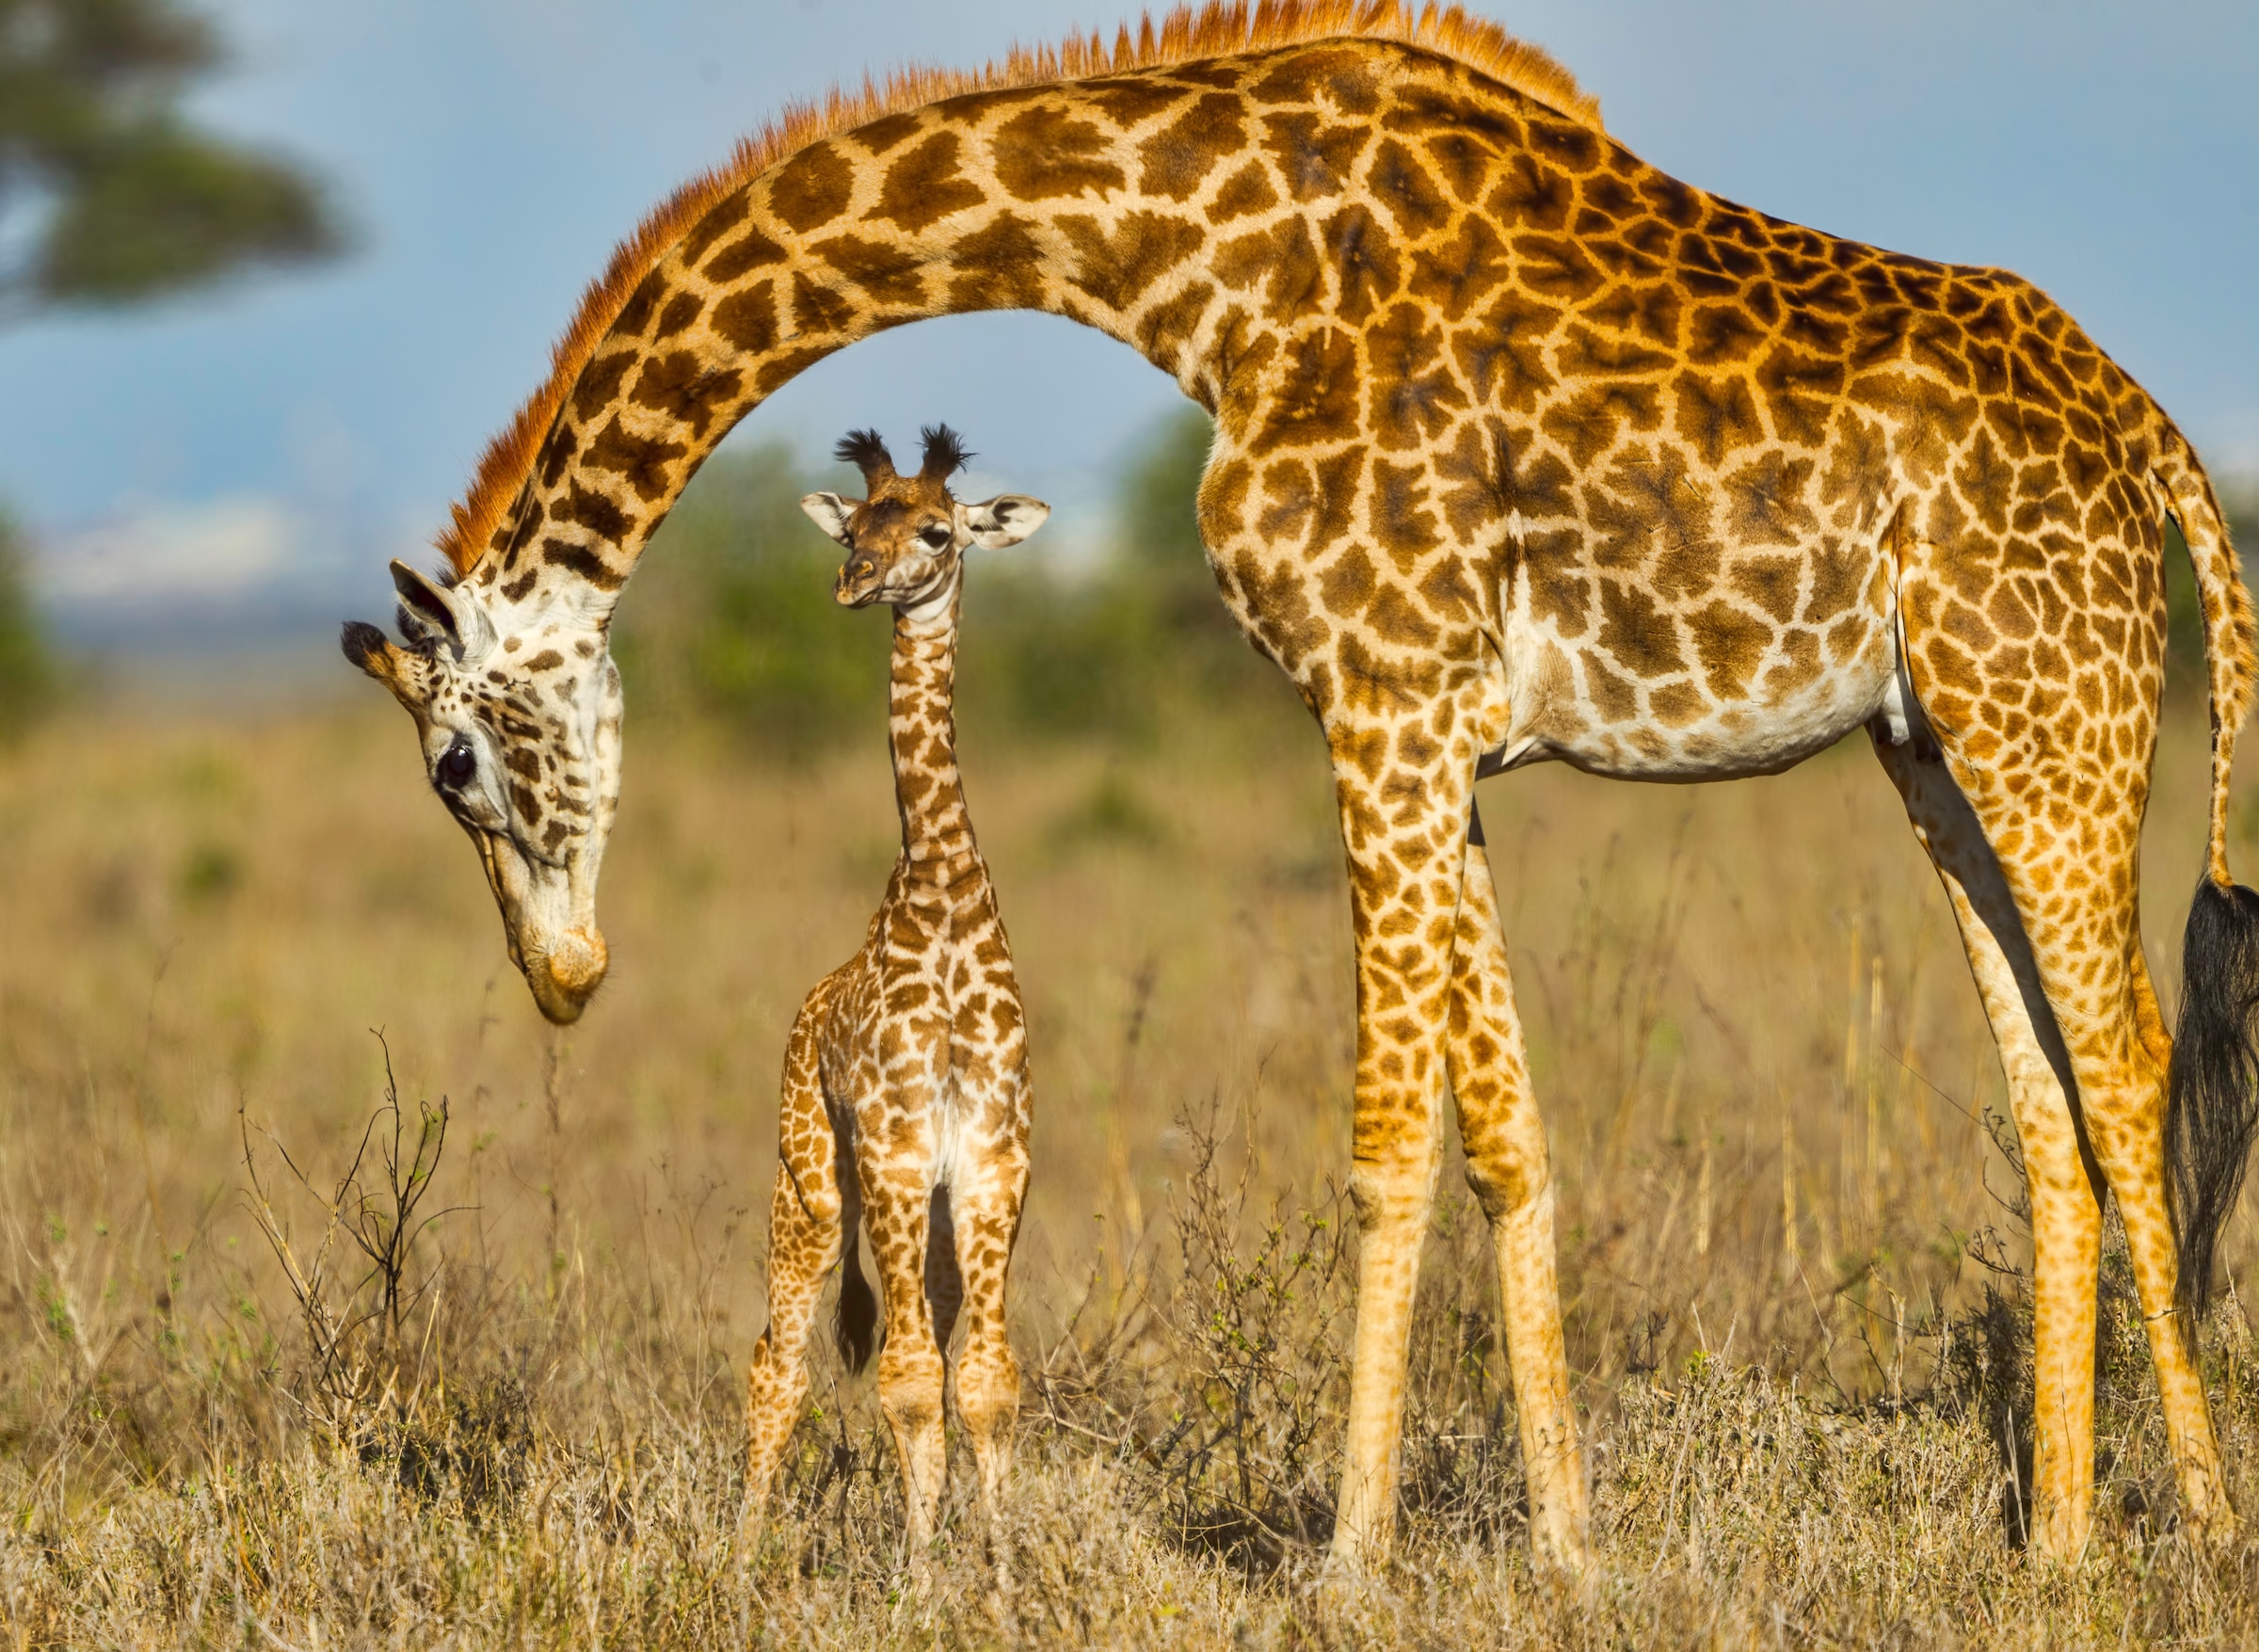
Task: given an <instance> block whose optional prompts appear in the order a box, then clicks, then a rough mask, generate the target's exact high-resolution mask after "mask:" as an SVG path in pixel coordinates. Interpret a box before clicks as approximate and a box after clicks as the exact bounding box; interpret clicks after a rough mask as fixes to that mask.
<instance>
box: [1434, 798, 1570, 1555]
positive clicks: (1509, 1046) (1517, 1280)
mask: <svg viewBox="0 0 2259 1652" xmlns="http://www.w3.org/2000/svg"><path fill="white" fill-rule="evenodd" d="M1468 827H1469V829H1468V832H1467V842H1466V876H1465V881H1464V882H1463V884H1462V886H1461V889H1460V894H1459V922H1458V928H1457V931H1456V938H1455V941H1454V944H1453V948H1452V954H1451V995H1450V1038H1449V1042H1448V1044H1447V1046H1446V1050H1447V1054H1448V1059H1449V1064H1450V1080H1451V1095H1452V1098H1453V1099H1454V1101H1455V1102H1456V1103H1457V1106H1458V1112H1459V1135H1460V1140H1461V1141H1462V1142H1463V1143H1464V1144H1465V1147H1466V1179H1467V1182H1468V1184H1469V1185H1470V1186H1471V1187H1472V1188H1473V1189H1474V1191H1475V1196H1476V1198H1477V1199H1479V1200H1480V1201H1481V1202H1482V1212H1483V1214H1484V1215H1485V1216H1486V1217H1488V1218H1489V1221H1490V1235H1491V1244H1492V1247H1493V1248H1494V1249H1495V1250H1496V1252H1497V1254H1498V1301H1499V1307H1500V1309H1501V1317H1502V1318H1503V1319H1504V1321H1505V1328H1506V1359H1507V1364H1508V1366H1509V1367H1510V1368H1511V1370H1512V1371H1513V1373H1514V1410H1515V1412H1516V1414H1517V1417H1518V1419H1519V1422H1520V1427H1521V1439H1522V1462H1523V1465H1524V1467H1525V1468H1526V1470H1527V1472H1528V1474H1529V1477H1530V1549H1531V1551H1532V1553H1533V1554H1534V1555H1535V1557H1536V1558H1537V1559H1538V1560H1539V1561H1540V1562H1541V1563H1548V1564H1555V1565H1560V1566H1563V1567H1566V1568H1569V1569H1571V1570H1576V1569H1578V1568H1581V1567H1582V1566H1583V1565H1584V1564H1586V1563H1587V1562H1589V1561H1590V1560H1591V1558H1592V1548H1591V1539H1590V1535H1589V1525H1590V1520H1589V1516H1588V1514H1587V1511H1586V1499H1585V1484H1584V1464H1583V1460H1582V1457H1581V1454H1580V1453H1579V1452H1578V1448H1577V1417H1576V1413H1575V1411H1574V1409H1573V1408H1572V1407H1571V1405H1570V1403H1569V1367H1568V1359H1567V1356H1566V1355H1565V1353H1564V1352H1563V1350H1562V1338H1561V1292H1560V1289H1559V1287H1558V1286H1557V1285H1556V1283H1555V1280H1554V1267H1553V1178H1552V1167H1551V1162H1550V1160H1549V1159H1548V1157H1547V1155H1546V1127H1545V1121H1544V1119H1543V1118H1542V1117H1540V1116H1539V1114H1538V1110H1537V1097H1536V1095H1535V1094H1534V1092H1533V1091H1532V1090H1531V1088H1530V1067H1529V1062H1528V1059H1527V1057H1526V1055H1525V1053H1524V1051H1523V1046H1522V1023H1521V1018H1520V1017H1519V1016H1518V1015H1516V1014H1515V1012H1514V979H1513V976H1512V975H1511V974H1510V973H1509V971H1508V969H1507V962H1506V937H1505V934H1504V932H1503V931H1502V930H1501V929H1500V928H1499V925H1498V901H1497V897H1496V894H1495V892H1494V890H1493V888H1492V884H1491V876H1490V859H1489V857H1488V856H1487V855H1486V854H1485V853H1484V850H1483V846H1482V818H1481V816H1480V815H1479V814H1477V813H1475V812H1474V811H1473V810H1472V808H1471V806H1470V809H1469V811H1468Z"/></svg>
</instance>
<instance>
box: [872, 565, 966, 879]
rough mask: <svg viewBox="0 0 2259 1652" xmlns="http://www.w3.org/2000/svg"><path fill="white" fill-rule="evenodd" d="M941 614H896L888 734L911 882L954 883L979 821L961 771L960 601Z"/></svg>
mask: <svg viewBox="0 0 2259 1652" xmlns="http://www.w3.org/2000/svg"><path fill="white" fill-rule="evenodd" d="M958 600H959V593H957V592H952V593H951V594H950V597H949V601H948V602H947V603H946V604H945V605H944V606H942V608H941V609H940V611H939V612H938V613H937V614H932V615H924V616H919V617H913V616H912V615H910V614H909V613H907V612H905V611H904V610H902V609H899V608H898V609H896V610H895V613H894V659H893V670H892V677H891V686H890V689H889V696H888V713H889V714H888V736H889V740H890V742H891V744H892V746H893V753H894V800H895V803H896V805H897V806H898V807H899V808H900V810H901V811H902V855H903V864H904V869H905V871H906V873H907V874H909V876H911V877H912V878H929V879H937V880H947V879H949V878H951V877H952V876H953V875H954V870H953V868H954V862H955V861H956V860H957V858H959V857H960V856H962V855H966V854H969V852H970V851H971V849H972V818H971V816H970V815H969V814H968V813H967V812H966V810H965V785H964V780H963V778H962V777H961V776H960V775H959V774H958V773H957V718H956V704H955V701H956V676H957V604H958Z"/></svg>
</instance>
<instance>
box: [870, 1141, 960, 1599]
mask: <svg viewBox="0 0 2259 1652" xmlns="http://www.w3.org/2000/svg"><path fill="white" fill-rule="evenodd" d="M923 1163H924V1158H923V1155H922V1154H921V1156H920V1164H921V1166H922V1164H923ZM863 1196H864V1200H865V1204H866V1207H867V1210H868V1212H869V1213H868V1216H867V1218H866V1227H867V1228H868V1230H869V1232H870V1235H871V1249H872V1251H873V1254H874V1255H875V1256H876V1258H877V1261H878V1275H879V1279H880V1282H881V1284H882V1285H883V1286H884V1288H885V1293H886V1312H887V1340H886V1348H885V1350H884V1351H883V1352H882V1353H881V1354H880V1355H879V1356H878V1403H879V1408H880V1409H881V1410H882V1411H884V1412H885V1413H886V1415H887V1427H888V1429H889V1431H890V1432H891V1433H892V1434H893V1435H894V1451H895V1453H896V1454H897V1455H898V1456H899V1457H900V1458H901V1460H902V1483H903V1484H902V1489H903V1502H904V1504H905V1509H906V1512H907V1516H908V1521H907V1524H908V1538H909V1548H910V1554H911V1557H912V1559H913V1560H915V1559H918V1558H919V1557H921V1556H922V1555H923V1554H924V1552H925V1550H926V1548H927V1546H928V1545H930V1544H931V1543H932V1542H933V1537H934V1528H935V1525H936V1524H937V1520H938V1519H939V1516H940V1511H941V1489H942V1484H943V1482H944V1479H945V1477H946V1475H947V1472H948V1454H947V1451H946V1449H945V1446H944V1442H943V1439H942V1434H941V1410H942V1403H943V1398H944V1385H945V1381H946V1371H945V1369H944V1367H943V1365H942V1361H941V1350H940V1349H939V1348H938V1347H937V1346H936V1344H935V1341H934V1323H933V1318H932V1313H931V1310H930V1307H929V1306H928V1304H927V1301H926V1295H925V1256H926V1246H927V1243H929V1240H930V1237H931V1235H930V1231H929V1221H928V1212H929V1210H930V1201H931V1199H932V1197H933V1194H932V1190H931V1189H930V1188H929V1187H928V1186H927V1185H926V1183H925V1178H924V1176H923V1175H922V1174H921V1173H912V1172H910V1171H908V1170H895V1171H890V1172H889V1171H880V1172H879V1173H878V1174H875V1175H874V1174H873V1173H872V1172H871V1171H870V1169H869V1168H868V1167H866V1169H865V1172H864V1177H863Z"/></svg>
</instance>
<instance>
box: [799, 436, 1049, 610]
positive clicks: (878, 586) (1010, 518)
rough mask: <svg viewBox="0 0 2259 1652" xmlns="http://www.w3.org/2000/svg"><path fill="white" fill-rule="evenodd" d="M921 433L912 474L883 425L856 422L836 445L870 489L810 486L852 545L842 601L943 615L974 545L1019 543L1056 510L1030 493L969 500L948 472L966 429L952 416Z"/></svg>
mask: <svg viewBox="0 0 2259 1652" xmlns="http://www.w3.org/2000/svg"><path fill="white" fill-rule="evenodd" d="M922 434H923V436H924V440H925V455H924V458H923V461H922V462H921V464H920V466H919V469H918V473H917V474H916V475H914V476H904V475H900V474H898V473H896V472H895V469H894V459H893V456H892V455H890V454H889V453H888V452H887V444H886V443H885V442H883V441H880V440H879V439H878V432H877V431H875V430H850V431H849V432H848V433H847V436H846V439H845V440H844V441H841V443H840V445H839V447H838V449H837V450H836V452H837V454H838V457H840V458H841V459H842V460H844V461H845V462H847V463H848V464H851V465H854V466H855V467H856V468H857V469H858V470H860V471H861V472H862V473H863V490H864V492H865V493H866V494H867V495H868V497H867V498H864V499H861V500H854V499H841V497H840V496H839V495H838V494H837V493H810V494H809V496H808V497H807V498H805V499H803V500H801V502H800V508H801V509H802V510H805V511H806V512H808V514H809V517H810V518H812V519H813V520H814V521H815V524H816V526H818V527H820V528H822V529H823V530H824V531H825V533H826V534H829V535H830V536H831V537H833V538H835V539H837V540H838V541H839V542H840V543H841V545H843V546H844V547H846V550H847V560H846V562H845V563H844V564H843V565H842V566H841V569H840V578H839V583H838V585H835V586H834V587H833V590H832V595H833V596H834V597H836V598H837V599H838V600H839V601H840V604H841V606H842V607H847V608H867V607H869V606H870V605H871V604H872V603H873V602H886V603H888V604H889V605H890V606H892V607H895V608H899V609H901V610H903V611H904V612H905V613H906V614H908V615H909V616H910V617H913V618H918V619H925V618H932V617H937V616H939V615H941V614H943V613H946V612H947V611H948V608H949V605H950V603H951V602H953V601H955V599H956V594H957V588H958V585H960V583H961V582H962V581H963V579H964V576H965V562H964V555H965V549H966V547H967V546H969V545H983V546H985V547H987V548H988V549H989V550H991V551H1001V550H1002V549H1003V548H1004V547H1005V546H1007V545H1017V544H1018V543H1019V542H1020V541H1021V540H1022V539H1024V538H1026V537H1028V536H1029V535H1030V534H1032V533H1033V532H1034V531H1035V530H1036V529H1037V528H1039V527H1041V526H1042V525H1043V523H1044V519H1045V518H1047V517H1049V515H1050V514H1051V507H1050V506H1049V505H1046V504H1044V502H1043V501H1042V500H1040V499H1030V498H1029V497H1028V496H1027V495H1026V494H1024V493H1000V494H998V495H997V496H996V497H995V498H994V499H989V500H984V501H983V502H982V503H980V504H978V505H967V504H965V503H964V502H963V501H962V500H959V499H958V498H956V497H955V496H954V495H953V494H952V493H951V492H950V490H949V478H950V477H951V476H952V475H953V473H956V472H957V471H958V470H960V469H962V468H963V467H964V465H965V463H966V461H967V460H969V459H970V458H971V457H972V455H971V454H970V453H969V452H968V451H967V450H966V447H965V441H964V439H963V438H962V437H960V436H959V435H958V434H957V433H956V432H955V431H954V430H952V429H951V428H950V427H949V426H948V425H927V426H926V428H925V430H924V431H923V432H922Z"/></svg>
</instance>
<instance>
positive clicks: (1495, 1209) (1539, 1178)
mask: <svg viewBox="0 0 2259 1652" xmlns="http://www.w3.org/2000/svg"><path fill="white" fill-rule="evenodd" d="M1549 1179H1550V1175H1549V1167H1548V1166H1547V1164H1546V1156H1545V1154H1544V1153H1543V1152H1542V1151H1541V1152H1539V1153H1536V1154H1534V1155H1532V1154H1529V1153H1525V1152H1523V1151H1521V1150H1519V1149H1518V1148H1514V1147H1504V1148H1498V1149H1495V1150H1492V1151H1489V1152H1480V1153H1479V1152H1477V1151H1476V1150H1475V1149H1474V1148H1473V1147H1469V1148H1468V1149H1467V1154H1466V1185H1467V1187H1468V1188H1469V1189H1470V1190H1471V1191H1472V1192H1473V1194H1474V1195H1475V1202H1476V1203H1477V1204H1479V1205H1481V1206H1482V1214H1483V1215H1484V1216H1486V1217H1488V1218H1489V1219H1490V1220H1491V1221H1493V1222H1502V1221H1504V1220H1505V1219H1506V1218H1507V1217H1509V1216H1512V1215H1514V1213H1515V1212H1517V1211H1525V1210H1527V1209H1529V1207H1530V1202H1531V1201H1532V1200H1534V1199H1535V1198H1536V1197H1537V1196H1538V1195H1540V1194H1541V1193H1543V1192H1545V1190H1546V1183H1547V1181H1548V1180H1549Z"/></svg>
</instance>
